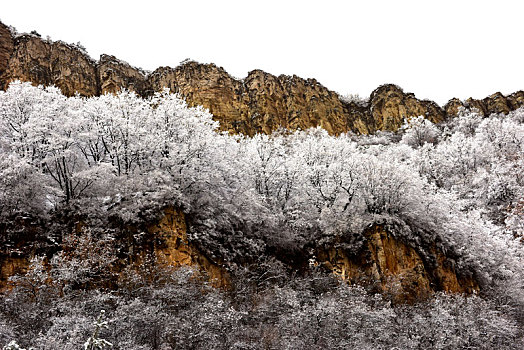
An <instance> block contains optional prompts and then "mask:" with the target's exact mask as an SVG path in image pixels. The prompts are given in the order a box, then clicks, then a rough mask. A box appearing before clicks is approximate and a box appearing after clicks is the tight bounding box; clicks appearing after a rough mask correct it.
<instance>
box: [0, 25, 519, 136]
mask: <svg viewBox="0 0 524 350" xmlns="http://www.w3.org/2000/svg"><path fill="white" fill-rule="evenodd" d="M16 79H19V80H22V81H30V82H32V83H34V84H42V85H56V86H57V87H59V88H60V89H61V90H62V92H63V93H64V94H65V95H68V96H71V95H74V94H75V93H78V94H80V95H82V96H94V95H98V94H104V93H116V92H118V91H119V90H120V89H122V88H126V89H128V90H131V91H134V92H136V93H137V94H138V95H141V96H144V97H147V96H150V95H151V94H152V93H154V92H155V91H160V90H162V89H163V88H166V87H167V88H169V89H170V90H171V91H173V92H177V93H179V94H180V95H181V96H182V97H184V98H185V99H186V100H187V102H188V103H189V105H191V106H194V105H203V106H204V107H205V108H208V109H209V110H210V111H211V113H212V114H213V115H214V117H215V118H216V120H218V121H219V122H220V128H221V129H222V130H227V131H229V132H233V133H243V134H245V135H254V134H255V133H271V132H272V131H274V130H276V129H278V128H280V127H284V128H288V129H292V130H295V129H307V128H310V127H316V126H321V127H323V128H325V129H326V130H327V131H328V132H329V133H330V134H334V135H337V134H341V133H344V132H348V131H352V132H355V133H358V134H369V133H374V132H375V131H378V130H389V131H394V130H397V129H398V128H399V127H400V126H401V125H402V123H403V121H404V119H405V118H410V117H417V116H420V115H422V116H424V117H426V118H427V119H429V120H431V121H432V122H435V123H438V122H441V121H443V120H445V119H446V118H450V117H453V116H456V115H457V113H458V110H459V108H460V107H465V108H470V109H472V108H476V109H477V110H478V111H479V112H480V113H481V114H482V115H485V116H486V115H489V114H491V113H508V112H510V111H512V110H515V109H517V108H519V107H521V106H523V105H524V92H523V91H519V92H516V93H514V94H512V95H509V96H503V95H502V94H501V93H495V94H493V95H491V96H489V97H486V98H485V99H483V100H475V99H471V98H470V99H468V100H466V101H460V100H458V99H452V100H450V101H449V102H448V103H447V104H446V105H445V106H444V108H441V107H439V106H438V105H437V104H436V103H434V102H432V101H427V100H419V99H417V98H416V97H415V95H413V94H411V93H405V92H404V91H402V89H401V88H399V87H398V86H396V85H392V84H387V85H382V86H380V87H378V88H377V89H376V90H375V91H373V92H372V93H371V96H370V98H369V100H368V101H367V103H356V102H350V101H346V100H345V99H343V98H341V97H340V96H339V95H338V94H337V93H335V92H333V91H330V90H329V89H327V88H326V87H324V86H322V85H321V84H320V83H318V82H317V81H316V80H315V79H302V78H300V77H297V76H286V75H280V76H274V75H272V74H269V73H266V72H263V71H261V70H254V71H251V72H249V74H248V76H247V77H246V78H245V79H243V80H239V79H235V78H233V77H232V76H231V75H229V74H228V73H227V72H226V71H225V70H224V69H223V68H221V67H217V66H216V65H214V64H200V63H197V62H194V61H189V62H185V63H183V64H181V65H180V66H178V67H176V68H171V67H160V68H158V69H156V70H155V71H154V72H152V73H150V74H148V73H146V72H144V71H142V70H141V69H138V68H135V67H132V66H130V65H129V64H127V63H125V62H123V61H120V60H118V59H117V58H115V57H114V56H109V55H102V56H101V57H100V60H99V61H98V62H95V61H94V60H92V59H91V58H90V57H89V56H88V55H87V53H85V51H83V50H82V48H80V47H78V46H75V45H68V44H65V43H63V42H52V41H49V40H43V39H41V38H40V37H39V36H38V35H33V34H24V35H19V36H15V37H14V38H13V36H12V34H11V32H10V30H9V28H7V27H6V26H5V25H3V24H1V23H0V87H1V88H3V89H5V88H6V87H7V84H8V83H9V82H11V81H13V80H16Z"/></svg>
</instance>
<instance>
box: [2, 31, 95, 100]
mask: <svg viewBox="0 0 524 350" xmlns="http://www.w3.org/2000/svg"><path fill="white" fill-rule="evenodd" d="M17 79H18V80H22V81H30V82H32V83H34V84H42V85H46V86H48V85H56V86H57V87H59V88H60V90H62V92H63V93H64V95H67V96H72V95H74V94H75V93H79V94H80V95H82V96H95V95H97V94H98V83H97V79H96V64H95V62H94V61H92V60H91V59H90V58H89V56H87V55H86V54H85V53H84V52H82V51H81V50H80V49H78V48H76V47H73V46H70V45H67V44H65V43H62V42H48V41H45V40H42V39H41V38H39V37H37V36H33V35H23V36H21V37H18V38H17V39H16V41H15V49H14V52H13V54H12V55H11V57H10V59H9V62H8V67H7V70H6V78H5V83H9V82H11V81H13V80H17ZM4 88H5V87H4Z"/></svg>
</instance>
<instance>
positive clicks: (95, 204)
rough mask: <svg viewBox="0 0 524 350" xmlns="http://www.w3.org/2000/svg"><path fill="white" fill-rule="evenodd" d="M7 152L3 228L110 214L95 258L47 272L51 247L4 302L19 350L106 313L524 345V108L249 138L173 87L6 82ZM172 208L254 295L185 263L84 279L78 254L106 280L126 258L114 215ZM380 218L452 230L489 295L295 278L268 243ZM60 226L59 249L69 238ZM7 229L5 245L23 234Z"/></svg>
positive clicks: (193, 331)
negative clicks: (394, 128) (391, 290)
mask: <svg viewBox="0 0 524 350" xmlns="http://www.w3.org/2000/svg"><path fill="white" fill-rule="evenodd" d="M0 156H1V157H0V218H1V221H2V222H3V223H5V226H6V227H10V226H9V225H10V223H13V222H15V221H16V220H17V218H19V217H21V216H23V217H26V218H27V217H29V218H31V220H35V221H40V222H49V227H51V226H52V223H53V222H54V220H55V219H56V217H57V213H66V212H74V213H75V215H78V216H79V217H80V216H81V217H83V218H86V219H85V220H91V221H92V223H91V225H92V226H93V227H94V228H93V232H89V233H87V232H86V233H85V235H84V237H81V239H83V240H84V241H85V244H90V247H91V248H90V249H93V250H92V252H93V254H94V255H93V256H90V257H86V256H82V254H81V253H80V252H78V256H77V257H76V256H75V255H74V253H72V254H73V257H75V258H74V259H73V260H71V258H70V257H69V259H64V258H61V255H60V254H56V255H55V256H54V257H53V258H52V259H51V260H50V263H49V264H50V266H51V268H49V266H48V267H44V266H43V264H42V259H43V257H40V258H37V259H35V260H34V261H33V263H32V268H31V269H30V270H29V272H28V273H27V274H26V275H24V276H17V277H15V279H16V281H17V283H16V287H14V288H13V289H12V290H11V291H7V292H5V293H4V294H3V295H1V297H0V346H4V345H5V346H6V349H11V348H10V347H8V346H12V348H15V347H14V346H20V347H21V348H22V347H23V348H34V349H59V348H60V349H79V348H81V347H82V346H83V345H84V344H87V343H86V341H88V339H92V340H91V341H92V342H93V341H95V340H96V339H94V338H93V331H94V330H95V326H94V323H95V321H96V322H99V323H100V322H102V321H100V319H98V318H99V315H101V314H100V311H101V310H105V315H104V317H105V318H106V319H107V324H105V323H104V325H107V327H102V328H103V329H102V328H101V329H100V330H99V331H100V332H99V333H100V334H98V335H97V337H99V339H103V340H104V341H101V340H97V341H99V343H100V344H101V345H100V347H102V346H109V343H110V344H111V346H112V347H113V348H117V349H171V348H173V349H175V348H176V349H179V348H180V349H189V348H213V349H214V348H216V349H259V348H260V349H264V348H267V349H274V348H282V349H295V348H297V349H320V348H324V349H331V348H341V349H342V348H360V349H381V348H383V349H394V348H397V349H408V348H435V349H459V348H486V349H491V348H494V347H498V348H500V349H520V348H521V347H522V346H523V345H524V260H523V255H524V254H523V253H524V250H523V244H524V110H522V109H519V110H516V111H514V112H511V113H510V114H509V115H492V116H490V117H487V118H483V117H481V116H480V115H479V114H478V113H476V112H475V110H472V111H471V110H461V112H460V113H459V116H457V117H456V118H453V119H451V120H448V121H446V122H444V123H442V124H438V125H434V124H432V123H431V122H429V121H428V120H426V119H424V118H422V117H419V118H412V119H409V120H406V121H405V124H404V126H403V127H402V129H401V130H399V131H398V132H396V133H389V132H378V133H376V134H375V135H354V134H351V133H348V134H343V135H340V136H330V135H328V133H327V132H326V131H325V130H323V129H321V128H316V129H310V130H303V131H294V132H291V131H288V130H278V131H277V132H275V133H273V134H272V135H262V134H257V135H255V136H254V137H251V138H249V137H244V136H242V135H230V134H228V133H224V132H219V131H218V123H217V122H215V121H213V119H212V115H211V114H210V113H209V112H208V111H207V110H205V109H203V108H201V107H191V108H190V107H188V106H187V104H186V103H185V102H184V101H183V100H182V99H180V98H179V97H178V96H177V95H174V94H170V93H169V91H167V90H166V91H164V92H162V93H157V94H155V95H154V96H153V97H151V98H149V99H143V98H140V97H137V96H136V95H135V94H134V93H132V92H128V91H123V92H121V93H119V94H117V95H109V94H108V95H103V96H100V97H91V98H84V97H80V96H77V97H65V96H63V95H62V94H61V93H60V91H59V90H58V89H57V88H53V87H50V88H42V87H34V86H31V85H30V84H28V83H20V82H14V83H12V84H11V85H10V87H9V89H8V90H7V91H5V92H0ZM168 205H175V206H177V207H180V208H183V210H184V212H185V213H186V214H187V215H188V217H189V218H190V229H189V232H188V235H189V238H190V240H191V241H193V242H195V243H196V244H198V246H199V247H200V248H201V249H202V251H203V252H205V253H206V254H207V255H208V256H212V257H214V258H217V259H220V260H221V261H224V262H226V263H231V266H238V269H237V270H232V276H233V277H234V278H236V279H237V281H238V285H243V286H245V288H233V290H231V291H228V292H225V291H222V290H217V289H214V288H212V287H210V286H208V285H207V284H206V283H205V282H202V281H200V282H199V281H198V279H194V278H191V276H192V274H193V271H191V270H188V269H179V270H176V271H171V270H165V271H152V272H151V273H150V274H151V275H152V276H153V275H154V278H152V279H151V280H149V281H145V280H143V277H140V276H138V275H136V276H135V275H133V277H132V278H131V277H130V279H129V282H128V285H127V287H126V288H120V287H119V288H118V289H117V290H111V289H107V290H106V289H102V288H98V289H86V288H83V289H82V288H73V287H71V286H74V285H79V283H80V284H81V283H86V282H88V281H89V277H86V274H85V273H84V274H82V273H80V272H79V271H80V270H81V267H82V266H84V267H85V266H88V267H89V269H98V270H99V271H100V274H103V273H108V272H107V271H106V270H107V269H104V266H105V265H104V264H108V263H110V262H111V259H114V257H115V256H116V255H117V253H116V251H117V247H115V246H114V243H112V242H113V241H112V236H111V235H112V232H110V231H108V230H104V225H103V223H104V222H105V221H104V220H107V218H106V217H107V215H108V214H107V213H108V212H110V213H111V215H112V217H116V218H118V220H121V221H122V222H126V223H134V222H138V221H140V220H147V218H148V215H149V216H151V215H155V211H156V212H158V211H159V210H160V209H161V208H163V207H166V206H168ZM64 215H65V214H64ZM379 220H395V221H396V222H402V223H404V224H405V226H406V227H407V228H410V229H406V230H403V232H399V234H400V235H403V239H405V240H406V241H409V242H414V244H420V245H424V242H431V241H439V242H442V246H443V247H444V248H445V249H449V250H452V251H454V252H455V254H456V263H457V269H458V270H464V271H470V273H473V274H474V275H475V278H476V279H477V281H478V282H479V284H480V287H481V293H480V294H479V295H474V296H468V297H465V296H460V295H446V294H438V295H435V296H434V298H432V299H431V300H427V301H421V302H420V303H416V304H414V305H392V304H391V303H390V301H389V300H387V298H385V297H383V296H378V295H370V294H369V293H368V292H367V291H365V290H364V289H363V288H361V287H358V286H352V287H350V286H348V285H346V284H341V283H340V282H339V281H338V280H336V279H335V278H333V277H332V276H327V275H325V274H324V275H322V274H320V273H313V272H312V273H311V275H308V276H293V274H292V272H290V271H288V270H287V269H286V267H285V266H283V264H282V263H281V262H279V261H278V260H277V259H275V258H274V257H271V256H269V255H268V254H267V253H266V252H267V251H268V250H271V249H270V248H274V247H279V249H281V250H283V251H285V252H287V253H289V254H292V252H296V251H298V252H302V251H304V250H306V249H305V247H306V246H308V245H310V244H311V242H316V243H315V244H329V242H333V241H334V240H335V239H336V238H337V237H345V236H351V235H359V234H360V233H361V232H362V231H363V230H364V228H365V227H367V226H368V225H369V224H371V223H374V222H377V221H379ZM97 223H99V224H98V228H95V227H97ZM100 223H102V224H100ZM56 225H58V224H55V226H56ZM417 228H423V229H420V230H419V229H417ZM57 230H58V231H60V228H58V229H57V228H54V229H50V230H49V233H47V234H46V235H47V237H46V239H47V240H48V241H49V242H53V241H57V242H58V241H60V242H62V241H66V240H67V237H66V236H67V232H61V233H60V232H59V233H58V234H57ZM4 231H5V232H4ZM4 231H0V232H3V233H2V234H4V235H5V236H6V237H4V238H2V240H3V241H9V240H10V241H16V233H12V232H8V230H7V231H6V230H4ZM57 244H58V243H57ZM355 244H357V243H355ZM95 253H96V254H95ZM75 259H76V260H75ZM257 259H259V260H257ZM93 260H94V261H93ZM86 261H87V263H86ZM243 262H244V263H245V266H247V265H249V264H251V265H252V266H254V267H253V269H255V270H256V269H258V272H259V273H257V271H254V270H253V269H251V270H249V269H247V270H246V269H245V268H243V267H241V265H242V263H243ZM86 264H87V265H86ZM144 268H145V269H146V268H147V266H144ZM248 270H249V271H248ZM252 270H253V271H252ZM104 271H105V272H104ZM129 273H130V274H132V273H131V272H129ZM87 275H89V274H87ZM257 276H265V278H264V279H262V278H259V277H257ZM86 278H87V280H83V279H86ZM49 280H53V281H57V282H56V283H55V284H53V283H49ZM68 286H69V288H68ZM97 320H98V321H97ZM90 337H91V338H90ZM12 341H16V343H12ZM10 342H11V345H8V344H10ZM97 344H98V343H97ZM86 346H87V345H86Z"/></svg>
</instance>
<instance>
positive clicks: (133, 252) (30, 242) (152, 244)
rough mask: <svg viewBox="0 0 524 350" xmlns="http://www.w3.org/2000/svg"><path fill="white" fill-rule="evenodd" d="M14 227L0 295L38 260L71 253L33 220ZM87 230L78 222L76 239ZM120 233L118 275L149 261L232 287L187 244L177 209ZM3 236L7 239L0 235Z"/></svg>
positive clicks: (2, 260) (2, 255)
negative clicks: (191, 270)
mask: <svg viewBox="0 0 524 350" xmlns="http://www.w3.org/2000/svg"><path fill="white" fill-rule="evenodd" d="M14 227H15V228H16V229H18V230H19V232H17V234H16V237H14V236H15V235H14V234H13V238H12V239H9V238H8V237H7V239H6V240H5V241H4V242H3V244H2V248H1V249H0V292H1V291H3V290H5V289H6V288H8V287H9V277H12V276H15V275H23V274H25V273H26V272H27V270H28V269H29V267H30V263H31V260H32V259H33V258H34V257H35V256H46V257H48V258H51V257H52V256H53V255H54V254H56V253H57V252H59V251H60V250H64V251H70V250H71V249H72V248H71V246H68V245H67V244H66V245H65V246H64V245H63V246H62V247H61V246H60V245H57V244H56V242H49V239H48V237H46V235H45V234H44V233H45V231H46V228H45V227H43V226H39V225H35V224H34V223H33V222H32V221H31V220H17V222H15V223H14ZM12 229H13V228H10V229H7V231H6V232H9V231H11V230H12ZM85 229H89V227H88V226H87V225H86V223H85V222H76V223H75V224H74V225H73V226H72V231H73V234H74V235H75V236H81V235H83V234H84V232H85V231H84V230H85ZM118 231H119V232H120V234H119V235H118V238H117V239H118V242H119V249H120V252H119V255H120V259H119V260H118V261H115V262H114V263H113V264H112V265H111V270H112V272H113V273H115V274H116V275H118V274H120V273H121V272H122V271H123V270H125V269H127V268H131V269H135V270H136V271H138V270H140V266H141V265H143V263H144V262H145V261H146V260H147V261H148V262H150V263H152V264H153V266H152V267H153V268H155V269H161V268H166V267H173V268H180V267H183V266H186V267H192V268H194V269H195V270H197V271H200V272H201V273H202V276H203V277H205V278H206V279H207V280H209V282H210V283H211V285H213V286H215V287H227V286H228V285H229V283H230V277H229V274H228V272H227V270H226V269H225V268H224V266H221V265H220V264H218V263H216V262H213V261H212V260H210V259H209V258H208V257H207V256H205V255H204V254H202V253H201V252H200V251H199V250H198V248H197V247H196V246H195V245H194V244H192V243H190V242H189V241H188V238H187V227H186V221H185V215H184V213H183V212H182V211H180V210H178V209H176V208H173V207H168V208H166V209H164V210H163V212H162V215H161V217H160V218H159V219H158V220H157V221H154V222H151V223H148V224H146V226H145V227H141V226H136V225H123V228H120V229H119V230H118ZM140 233H143V234H144V235H145V236H144V237H143V238H144V239H141V240H139V241H137V240H136V239H134V237H136V236H140V235H141V234H140ZM0 235H2V236H8V235H6V234H5V233H4V232H1V231H0ZM130 237H131V239H129V238H130ZM2 238H4V237H2Z"/></svg>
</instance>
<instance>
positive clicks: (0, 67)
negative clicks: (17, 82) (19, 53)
mask: <svg viewBox="0 0 524 350" xmlns="http://www.w3.org/2000/svg"><path fill="white" fill-rule="evenodd" d="M14 47H15V46H14V41H13V38H12V36H11V31H10V30H9V28H7V26H6V25H4V24H3V23H0V87H2V86H4V79H5V78H6V69H7V66H8V62H9V58H10V57H11V55H12V54H13V50H14Z"/></svg>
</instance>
